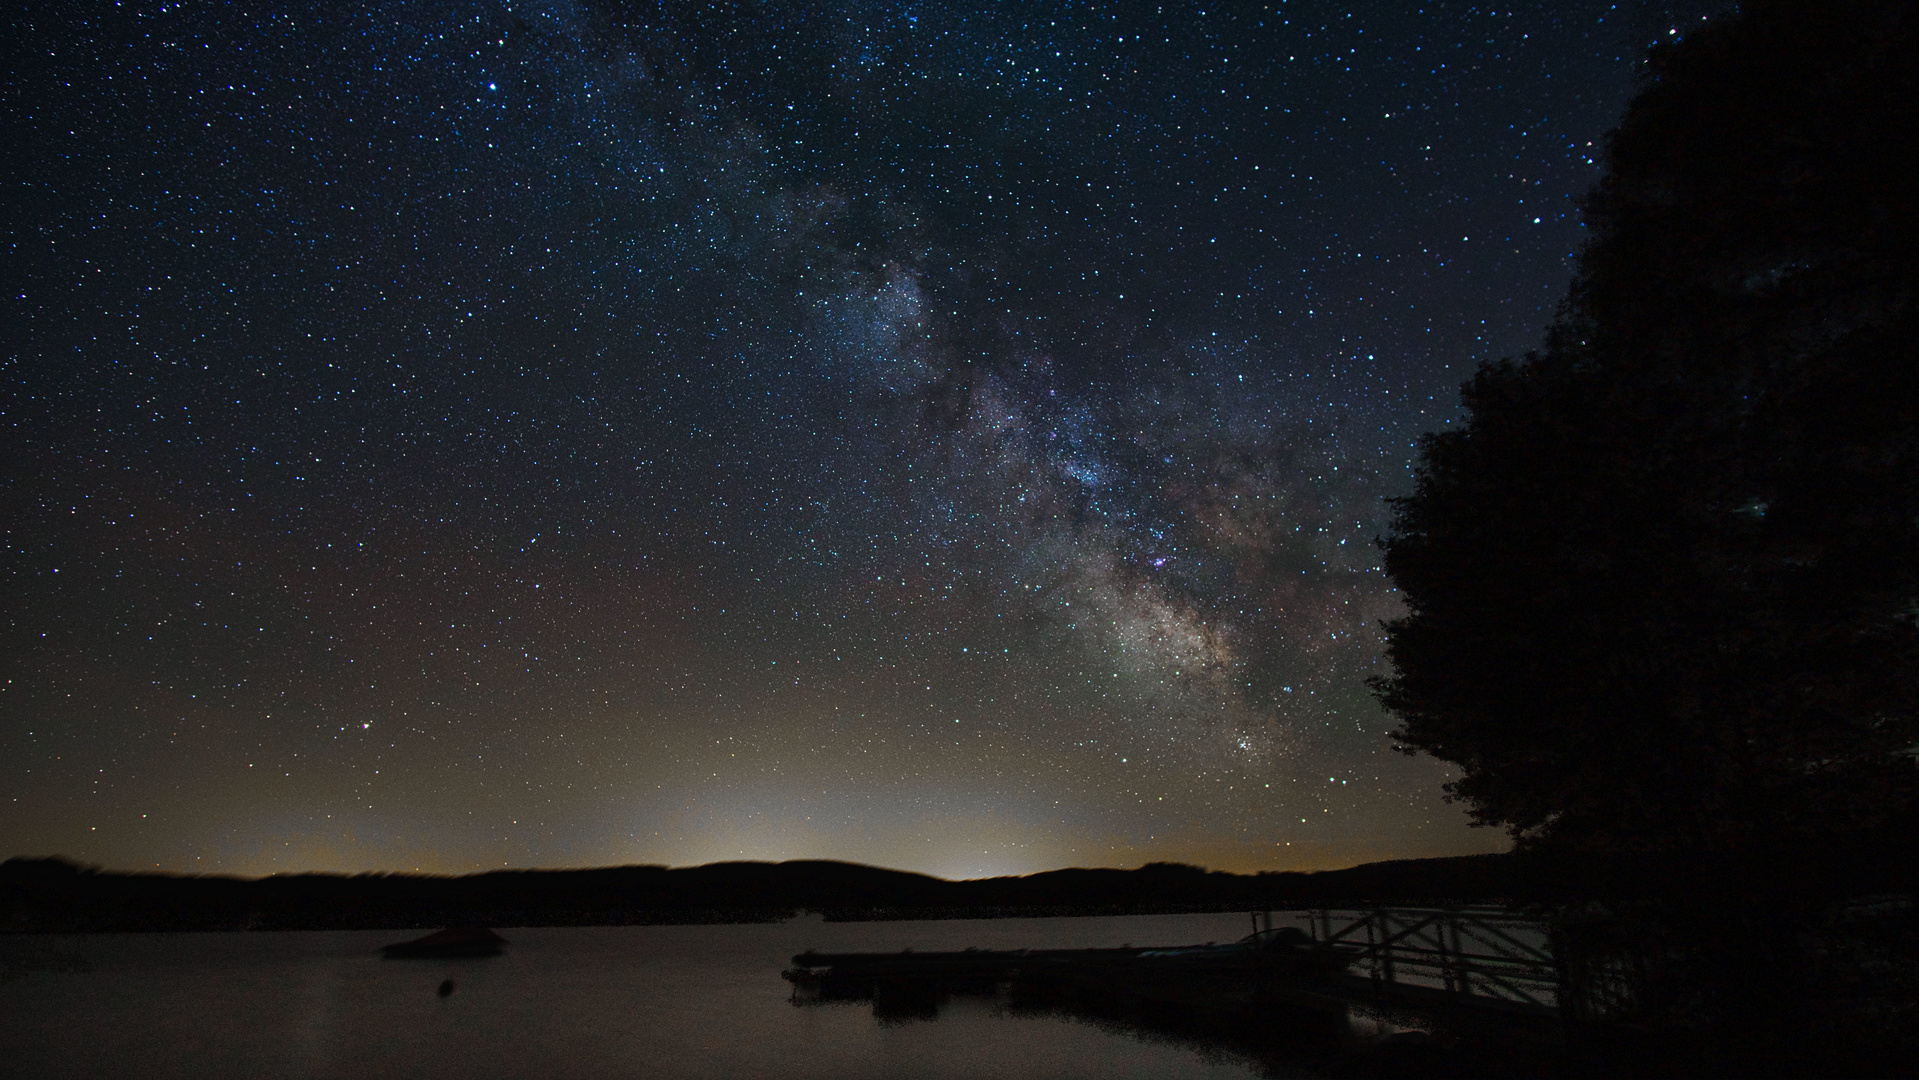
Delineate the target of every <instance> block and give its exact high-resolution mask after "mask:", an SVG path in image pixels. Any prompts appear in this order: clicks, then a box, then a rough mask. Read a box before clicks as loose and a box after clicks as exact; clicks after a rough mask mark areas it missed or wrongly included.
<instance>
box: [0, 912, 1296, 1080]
mask: <svg viewBox="0 0 1919 1080" xmlns="http://www.w3.org/2000/svg"><path fill="white" fill-rule="evenodd" d="M1244 918H1245V916H1244V915H1227V916H1143V917H1136V918H1118V919H1033V920H1024V919H1022V920H989V921H972V922H957V921H955V922H936V923H823V922H820V921H818V920H817V919H811V920H805V921H794V922H789V923H785V924H768V925H753V926H639V927H582V928H513V927H501V928H500V930H501V931H502V933H503V935H504V936H505V937H507V938H509V939H510V940H511V941H512V945H511V946H510V947H508V948H507V949H506V950H505V951H504V952H503V953H502V954H501V955H499V956H493V957H486V958H478V959H459V958H451V959H430V960H409V961H406V962H404V963H399V962H393V961H386V960H382V959H381V958H380V953H379V948H380V946H382V945H385V944H390V943H392V942H394V941H395V939H396V938H397V937H399V936H401V935H396V934H394V933H391V932H380V931H373V932H358V931H355V932H328V933H208V934H174V935H169V934H113V935H86V936H77V937H75V936H65V937H58V938H54V937H34V938H30V939H29V938H24V937H21V936H6V937H0V962H4V963H5V968H4V970H5V971H7V972H8V973H9V975H8V978H7V979H6V980H4V981H0V1060H5V1061H7V1062H8V1063H9V1064H8V1067H7V1070H0V1071H10V1072H11V1073H12V1074H14V1075H21V1076H34V1077H50V1078H52V1077H119V1076H128V1077H133V1076H138V1077H196V1078H199V1077H208V1078H215V1080H218V1078H225V1077H236V1078H237V1077H248V1078H252V1077H337V1076H401V1075H404V1076H407V1077H419V1078H423V1080H432V1078H438V1077H447V1078H452V1077H460V1078H463V1080H464V1078H471V1077H519V1076H524V1077H529V1078H531V1077H540V1078H547V1077H559V1078H564V1077H593V1078H602V1077H641V1076H645V1077H667V1078H680V1077H685V1078H690V1080H704V1078H708V1077H711V1078H715V1080H718V1078H729V1080H730V1078H754V1077H779V1078H780V1080H809V1078H819V1080H829V1078H831V1080H842V1078H844V1080H861V1078H874V1080H878V1078H892V1077H906V1078H927V1080H945V1078H949V1077H950V1078H959V1077H999V1078H1006V1080H1017V1078H1024V1077H1046V1078H1061V1080H1068V1078H1077V1077H1085V1078H1087V1080H1092V1078H1100V1080H1109V1078H1127V1077H1137V1078H1141V1080H1144V1078H1149V1077H1151V1078H1160V1077H1165V1078H1173V1080H1245V1078H1250V1077H1255V1076H1260V1075H1282V1076H1292V1075H1302V1072H1300V1071H1299V1070H1297V1069H1295V1070H1293V1071H1276V1070H1274V1069H1273V1068H1270V1067H1268V1066H1267V1065H1266V1064H1265V1063H1264V1062H1263V1061H1262V1059H1260V1058H1258V1057H1255V1056H1252V1055H1248V1054H1243V1053H1239V1052H1237V1051H1235V1050H1233V1049H1232V1048H1230V1047H1214V1046H1210V1045H1202V1044H1201V1043H1197V1042H1182V1041H1179V1040H1176V1039H1171V1038H1162V1037H1160V1036H1157V1035H1150V1034H1143V1033H1142V1032H1141V1031H1139V1030H1136V1029H1133V1028H1128V1027H1126V1026H1124V1025H1123V1024H1119V1023H1117V1022H1105V1021H1098V1020H1097V1019H1096V1018H1093V1017H1088V1016H1079V1015H1075V1014H1070V1013H1065V1012H1060V1011H1056V1010H1051V1009H1043V1008H1029V1007H1027V1006H1026V1005H1024V1004H1022V1003H1019V1002H1013V1001H1002V1000H1000V999H998V998H997V997H995V996H992V995H988V996H983V997H974V998H949V999H948V1000H946V1001H944V1002H939V1001H936V1002H934V1003H933V1004H932V1009H931V1013H930V1015H931V1016H932V1017H935V1018H936V1019H935V1020H934V1022H931V1023H928V1022H925V1020H926V1018H927V1016H928V1015H929V1013H928V1010H927V1008H926V1003H924V1002H921V1003H918V1004H914V1005H910V1007H909V1006H908V1005H907V1003H902V1008H901V1010H900V1012H899V1013H898V1014H895V1015H886V1016H882V1017H880V1018H877V1019H876V1017H875V1016H874V1015H873V1013H872V1010H871V1007H870V1003H868V1004H863V1005H861V1006H858V1007H851V1008H826V1007H811V1008H795V1007H794V1006H793V1005H792V1003H791V995H790V991H791V987H790V986H789V985H788V984H787V983H785V982H784V981H782V980H781V979H780V977H779V973H780V971H781V970H782V968H784V967H785V966H786V964H787V962H788V960H789V958H790V957H792V956H793V954H794V953H797V952H800V951H802V950H804V949H806V948H823V949H835V950H845V951H856V950H888V949H890V950H898V949H903V948H909V947H910V948H916V949H924V950H931V949H958V948H963V947H965V946H967V945H978V946H981V947H985V948H1000V949H1007V948H1031V947H1042V946H1066V947H1082V948H1093V947H1104V946H1117V945H1120V944H1122V943H1124V942H1129V941H1142V942H1176V941H1205V940H1209V939H1218V940H1228V939H1230V938H1231V937H1232V936H1233V935H1234V931H1235V930H1237V929H1238V927H1239V926H1240V923H1241V920H1243V919H1244ZM16 972H17V973H18V974H17V976H16V975H15V974H14V973H16ZM448 982H450V983H452V985H453V992H452V993H450V994H448V995H446V996H441V994H440V993H439V988H440V987H442V986H444V985H445V984H446V983H448ZM889 1008H890V1006H889Z"/></svg>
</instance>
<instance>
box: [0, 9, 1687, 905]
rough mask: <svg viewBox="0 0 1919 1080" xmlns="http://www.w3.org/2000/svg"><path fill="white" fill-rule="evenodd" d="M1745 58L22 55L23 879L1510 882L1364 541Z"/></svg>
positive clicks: (672, 34) (11, 184) (1595, 51)
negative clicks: (1413, 874)
mask: <svg viewBox="0 0 1919 1080" xmlns="http://www.w3.org/2000/svg"><path fill="white" fill-rule="evenodd" d="M1696 17H1697V16H1696V15H1692V14H1688V13H1686V12H1683V11H1679V10H1676V9H1675V7H1674V6H1673V5H1671V4H1647V3H1643V2H1642V3H1640V4H1637V5H1633V4H1612V3H1604V2H1599V3H1595V2H1587V0H1550V2H1546V0H1536V2H1532V3H1528V4H1524V5H1520V4H1493V5H1490V6H1480V5H1472V4H1461V3H1431V2H1412V0H1408V2H1373V3H1364V2H1360V0H1352V2H1347V3H1325V2H1313V0H1290V2H1284V3H1265V4H1251V3H1219V4H1210V3H1168V4H1164V5H1160V4H1134V3H1126V4H1108V3H1046V2H1040V0H1034V2H1030V3H1010V2H1008V3H960V2H957V0H956V2H953V3H949V4H931V3H919V2H899V0H893V2H881V0H843V2H837V3H835V2H825V0H760V2H746V0H742V2H738V3H717V4H711V5H703V4H690V3H649V2H639V0H632V2H619V0H512V2H496V0H480V2H475V3H452V2H444V0H392V2H386V3H343V4H336V3H314V4H305V5H302V4H297V3H283V2H276V0H261V2H260V3H258V4H256V5H253V6H248V5H246V4H238V3H204V2H192V0H188V2H177V3H175V2H164V3H160V2H143V0H142V2H135V0H128V2H125V3H120V4H114V5H108V4H105V3H100V4H55V5H43V6H41V7H38V8H35V9H34V10H32V11H26V10H22V11H19V12H15V13H14V14H12V15H11V16H9V25H8V33H7V34H6V35H4V38H5V40H4V43H3V44H0V50H4V52H5V57H6V62H5V65H4V71H5V74H4V75H0V79H4V82H3V83H0V85H3V86H4V97H0V122H3V123H4V129H3V130H0V137H3V138H4V142H5V144H6V145H7V146H8V147H9V149H8V151H7V153H6V154H5V155H0V171H3V173H4V177H5V184H6V198H5V201H4V205H3V206H0V214H4V223H5V230H6V237H5V239H6V245H7V246H6V257H5V264H4V273H5V277H6V281H5V290H4V300H3V302H4V308H0V334H4V346H5V347H4V352H3V353H0V410H3V412H0V439H3V440H4V442H0V459H3V462H0V527H3V528H4V533H0V545H3V546H0V567H3V571H4V577H5V596H4V600H0V603H3V604H4V619H3V620H0V635H4V639H3V641H4V644H3V645H0V798H3V801H0V855H14V854H22V855H42V854H53V853H59V854H64V855H66V856H69V857H72V858H76V859H80V860H83V861H89V862H96V863H101V864H105V865H108V866H111V867H115V868H122V869H139V868H143V867H144V868H148V869H152V868H164V869H169V870H191V871H222V872H236V873H270V872H276V871H284V870H304V869H335V870H363V869H389V870H412V869H416V868H417V869H421V870H429V871H445V872H456V871H469V870H477V869H484V868H487V867H500V866H508V865H511V866H579V865H596V864H607V863H629V862H656V863H670V864H675V865H683V864H691V863H701V862H708V861H714V860H720V859H733V858H757V859H785V858H815V857H823V858H841V859H851V860H856V861H861V862H869V863H877V864H881V865H887V866H893V867H899V868H903V869H912V870H921V871H926V872H931V873H936V874H940V875H945V876H953V877H974V876H983V875H989V874H1002V873H1025V872H1031V871H1037V870H1043V869H1050V868H1054V867H1058V866H1066V865H1118V866H1124V865H1137V864H1138V863H1140V862H1144V861H1147V860H1151V859H1173V860H1180V861H1187V862H1197V863H1201V864H1204V865H1207V866H1212V867H1219V868H1227V869H1235V870H1242V871H1244V870H1255V869H1304V868H1317V867H1331V866H1342V865H1350V864H1352V863H1355V862H1360V861H1366V860H1371V859H1380V858H1394V857H1414V856H1426V855H1441V854H1455V853H1463V852H1470V851H1488V850H1498V849H1501V848H1503V846H1504V837H1503V835H1501V834H1497V833H1492V832H1488V831H1485V830H1473V829H1470V828H1468V827H1467V825H1466V823H1465V818H1464V815H1463V814H1462V813H1461V812H1460V811H1459V810H1458V809H1457V808H1455V807H1452V806H1449V805H1447V804H1445V803H1444V802H1443V799H1442V793H1441V791H1440V785H1441V784H1442V783H1443V782H1444V781H1445V779H1447V777H1448V775H1449V774H1448V773H1447V771H1446V769H1445V768H1444V767H1443V766H1442V765H1441V764H1440V763H1437V762H1434V761H1432V760H1430V759H1415V758H1409V757H1406V756H1404V755H1401V754H1396V753H1394V752H1393V751H1392V747H1391V740H1390V738H1389V737H1388V733H1389V732H1390V730H1391V729H1392V727H1393V722H1392V721H1391V719H1390V718H1389V717H1387V716H1386V715H1385V714H1384V713H1383V712H1382V711H1381V710H1380V709H1379V707H1378V706H1377V705H1376V704H1374V703H1373V702H1372V700H1371V698H1370V696H1369V695H1368V693H1367V691H1366V689H1365V685H1364V679H1365V677H1366V676H1367V675H1368V674H1371V673H1375V672H1377V671H1378V670H1379V664H1380V660H1379V656H1380V651H1381V638H1380V632H1379V627H1378V623H1379V621H1380V620H1381V619H1385V618H1390V617H1392V616H1393V615H1394V614H1395V612H1396V610H1397V607H1396V598H1395V594H1394V592H1393V589H1392V586H1391V582H1390V581H1389V580H1388V579H1387V578H1386V577H1385V576H1384V575H1383V573H1382V572H1381V571H1380V568H1379V554H1378V551H1377V550H1376V548H1375V547H1374V546H1373V540H1374V538H1375V537H1377V536H1379V535H1380V534H1381V533H1382V532H1383V531H1384V530H1385V527H1386V521H1387V516H1388V513H1389V510H1388V507H1387V504H1386V503H1385V501H1384V500H1385V499H1387V498H1390V497H1391V496H1393V495H1396V494H1400V493H1403V492H1405V491H1406V490H1407V489H1408V487H1409V484H1410V477H1411V470H1412V466H1413V462H1414V454H1415V440H1416V439H1417V437H1418V435H1419V433H1421V432H1423V431H1429V430H1433V429H1435V428H1439V427H1442V426H1443V425H1445V424H1446V423H1448V422H1450V421H1451V420H1452V419H1453V418H1454V417H1455V416H1456V414H1457V409H1458V396H1457V387H1458V384H1459V383H1460V382H1461V381H1462V380H1463V379H1464V378H1465V377H1466V376H1467V375H1469V374H1470V373H1471V371H1472V369H1473V367H1474V365H1475V364H1477V363H1478V362H1480V361H1482V360H1486V359H1492V358H1497V357H1500V356H1504V355H1512V354H1517V353H1520V352H1523V351H1524V350H1526V349H1527V348H1529V347H1532V346H1534V345H1536V344H1537V342H1538V341H1539V339H1540V336H1541V333H1542V331H1543V329H1544V327H1545V326H1546V324H1547V322H1548V321H1549V320H1550V318H1551V317H1552V314H1553V312H1554V310H1555V308H1556V305H1557V304H1558V302H1559V300H1560V298H1561V297H1562V296H1563V295H1564V292H1565V289H1566V286H1567V283H1568V279H1569V276H1570V274H1571V270H1572V256H1573V255H1574V254H1575V253H1576V252H1577V250H1578V248H1579V244H1580V242H1581V233H1580V225H1579V220H1578V209H1577V208H1578V199H1579V197H1580V196H1581V195H1583V193H1584V192H1585V191H1586V190H1587V189H1588V188H1589V187H1590V186H1591V185H1592V184H1593V182H1594V181H1595V180H1596V179H1597V177H1598V175H1599V170H1600V168H1601V167H1602V166H1603V156H1602V154H1601V150H1600V148H1601V147H1603V134H1604V132H1605V131H1606V130H1607V129H1608V128H1609V127H1610V126H1611V125H1612V124H1613V123H1615V122H1616V120H1617V117H1618V115H1619V113H1620V110H1621V108H1622V107H1623V105H1624V103H1625V101H1626V100H1627V98H1628V97H1629V95H1630V94H1631V92H1632V90H1633V88H1634V85H1635V82H1634V80H1635V77H1636V76H1635V72H1636V70H1637V64H1638V61H1639V57H1640V56H1642V55H1643V50H1644V48H1645V46H1646V45H1647V44H1648V43H1649V42H1651V41H1653V40H1655V39H1657V38H1658V37H1660V36H1663V35H1666V34H1667V33H1668V31H1669V29H1670V28H1672V27H1674V26H1678V25H1682V23H1681V22H1680V20H1682V19H1685V18H1696Z"/></svg>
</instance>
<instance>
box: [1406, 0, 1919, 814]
mask: <svg viewBox="0 0 1919 1080" xmlns="http://www.w3.org/2000/svg"><path fill="white" fill-rule="evenodd" d="M1916 31H1919V9H1915V8H1914V7H1913V6H1912V5H1910V4H1907V3H1903V2H1898V0H1835V2H1830V3H1821V4H1802V3H1791V2H1783V0H1769V2H1755V3H1750V4H1747V5H1745V6H1744V8H1743V9H1742V10H1741V11H1740V12H1739V13H1738V14H1737V15H1735V16H1732V17H1729V18H1726V19H1723V20H1717V21H1714V22H1712V23H1710V24H1707V25H1705V26H1703V27H1701V28H1700V29H1698V30H1697V31H1696V32H1693V33H1691V34H1689V35H1687V36H1686V37H1684V38H1683V39H1681V40H1678V41H1676V42H1674V43H1672V44H1670V45H1667V46H1663V47H1661V48H1659V49H1657V50H1655V52H1654V53H1653V54H1652V56H1651V58H1650V59H1649V61H1648V68H1647V71H1646V74H1645V83H1644V85H1643V87H1642V89H1641V91H1640V93H1639V94H1638V95H1637V97H1636V98H1635V99H1634V100H1633V101H1632V103H1631V104H1630V105H1629V107H1628V109H1627V111H1626V114H1625V116H1624V118H1623V120H1622V122H1621V123H1620V126H1619V127H1618V128H1617V129H1616V130H1615V131H1614V133H1613V134H1612V136H1611V138H1610V143H1609V147H1608V174H1607V175H1606V177H1605V178H1604V179H1603V181H1602V182H1601V183H1600V185H1599V186H1598V188H1597V189H1596V190H1595V191H1594V192H1593V193H1592V195H1591V196H1589V198H1588V201H1587V204H1586V207H1585V213H1586V222H1587V227H1588V230H1589V240H1588V243H1587V246H1586V248H1585V250H1584V251H1583V253H1582V255H1581V259H1580V262H1579V266H1578V271H1577V274H1576V277H1575V280H1574V282H1573V285H1572V289H1571V291H1570V293H1569V295H1568V297H1567V299H1566V301H1565V303H1564V305H1563V307H1562V310H1561V314H1560V316H1559V318H1558V320H1557V321H1556V323H1555V325H1554V326H1553V328H1552V329H1551V331H1550V332H1549V334H1548V336H1547V339H1546V342H1545V344H1544V346H1543V347H1542V348H1541V349H1540V350H1539V351H1538V352H1536V353H1534V354H1530V355H1528V356H1527V357H1526V358H1525V359H1524V360H1523V361H1518V362H1515V361H1504V362H1501V363H1498V364H1493V365H1488V366H1485V367H1483V368H1481V369H1480V371H1479V372H1478V373H1477V374H1476V375H1475V376H1474V378H1473V379H1472V380H1471V381H1470V382H1469V383H1468V384H1467V385H1466V386H1465V387H1464V392H1463V394H1464V405H1465V411H1466V416H1465V419H1464V422H1463V423H1462V424H1460V425H1459V426H1457V427H1456V428H1454V429H1452V430H1447V431H1443V432H1440V433H1436V434H1432V435H1428V436H1426V437H1425V440H1424V442H1423V443H1422V446H1421V453H1420V459H1419V464H1418V469H1417V476H1416V485H1415V489H1414V492H1413V494H1411V495H1410V496H1408V497H1407V498H1405V499H1402V500H1400V501H1399V502H1398V504H1397V513H1396V518H1395V521H1394V524H1393V530H1392V535H1391V536H1390V537H1389V538H1388V539H1386V540H1385V541H1383V547H1384V549H1385V556H1386V566H1387V569H1388V570H1389V571H1390V572H1391V574H1392V575H1393V577H1394V578H1395V580H1396V582H1397V583H1398V586H1399V588H1400V590H1401V591H1402V593H1403V595H1404V598H1405V601H1406V605H1407V613H1406V615H1405V616H1404V617H1403V618H1400V619H1398V620H1396V621H1393V622H1391V623H1389V624H1388V626H1387V631H1388V653H1389V657H1390V659H1391V661H1392V664H1393V669H1394V674H1393V675H1392V676H1391V677H1388V678H1382V679H1379V680H1377V681H1376V682H1375V691H1376V693H1377V694H1378V695H1379V697H1380V699H1381V700H1382V702H1383V703H1384V704H1385V705H1386V706H1387V707H1388V708H1389V709H1390V710H1391V711H1393V712H1394V713H1395V714H1396V716H1397V717H1398V718H1399V719H1400V721H1401V727H1400V729H1399V730H1398V732H1397V733H1396V737H1397V738H1398V740H1399V741H1400V743H1401V745H1402V748H1405V749H1407V750H1409V751H1413V752H1422V751H1423V752H1426V753H1430V754H1432V755H1434V756H1436V757H1439V758H1442V759H1445V760H1447V761H1451V762H1454V763H1457V765H1458V766H1459V767H1460V770H1461V776H1460V779H1458V780H1457V781H1455V782H1454V783H1453V784H1452V785H1450V791H1451V792H1452V794H1453V795H1454V797H1456V798H1457V799H1459V800H1461V801H1463V802H1464V803H1466V804H1467V806H1468V807H1469V808H1470V810H1471V812H1472V814H1473V815H1474V817H1475V818H1476V820H1477V821H1479V822H1480V823H1483V824H1488V825H1499V826H1504V827H1506V828H1508V829H1509V830H1511V831H1512V832H1513V834H1514V835H1515V836H1516V837H1517V838H1519V839H1520V840H1521V841H1522V842H1526V843H1530V844H1533V845H1546V846H1559V847H1562V848H1571V849H1585V850H1606V849H1614V850H1635V849H1656V848H1673V847H1679V848H1695V847H1723V846H1740V845H1745V844H1750V843H1763V842H1765V841H1766V840H1768V839H1769V838H1777V837H1780V836H1783V835H1791V834H1798V835H1802V836H1803V835H1805V834H1808V833H1821V832H1832V831H1840V830H1851V829H1860V828H1872V827H1879V826H1884V825H1885V824H1886V823H1887V822H1888V821H1890V820H1892V819H1893V818H1894V817H1895V816H1896V815H1898V814H1901V813H1903V812H1904V808H1905V807H1907V806H1909V805H1911V804H1912V793H1913V791H1914V789H1915V783H1914V781H1915V775H1919V772H1916V770H1915V768H1914V763H1913V754H1912V751H1913V747H1914V744H1915V741H1916V740H1919V625H1915V621H1916V620H1919V243H1916V241H1919V228H1916V227H1915V226H1916V225H1919V221H1916V220H1915V218H1916V217H1919V170H1915V169H1914V168H1913V166H1912V162H1911V161H1910V156H1911V153H1912V146H1913V138H1914V134H1915V132H1919V124H1916V123H1915V119H1919V118H1916V117H1915V106H1919V80H1916V79H1915V75H1916V74H1919V64H1916V63H1915V61H1916V60H1919V38H1916V36H1915V32H1916Z"/></svg>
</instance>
